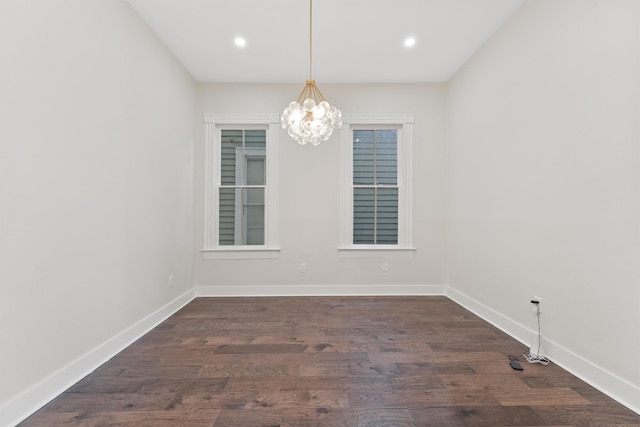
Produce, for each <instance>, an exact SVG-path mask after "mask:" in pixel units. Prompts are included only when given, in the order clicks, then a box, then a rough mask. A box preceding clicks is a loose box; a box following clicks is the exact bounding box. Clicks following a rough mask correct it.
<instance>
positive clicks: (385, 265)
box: [380, 262, 389, 273]
mask: <svg viewBox="0 0 640 427" xmlns="http://www.w3.org/2000/svg"><path fill="white" fill-rule="evenodd" d="M380 269H381V270H382V272H383V273H388V272H389V263H388V262H383V263H382V265H381V266H380Z"/></svg>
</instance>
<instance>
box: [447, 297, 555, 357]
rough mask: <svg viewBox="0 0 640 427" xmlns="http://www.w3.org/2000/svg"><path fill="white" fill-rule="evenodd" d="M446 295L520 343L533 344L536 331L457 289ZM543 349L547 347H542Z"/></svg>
mask: <svg viewBox="0 0 640 427" xmlns="http://www.w3.org/2000/svg"><path fill="white" fill-rule="evenodd" d="M446 295H447V296H448V297H449V299H451V300H453V301H455V302H456V303H458V304H459V305H461V306H463V307H464V308H466V309H467V310H469V311H470V312H472V313H473V314H475V315H477V316H479V317H481V318H482V319H484V320H486V321H487V322H489V323H491V324H492V325H493V326H495V327H496V328H498V329H500V330H501V331H502V332H504V333H506V334H507V335H509V336H511V337H512V338H514V339H516V340H518V341H520V342H521V343H522V344H524V345H526V346H527V347H529V345H530V344H531V334H532V333H535V332H536V331H533V330H531V329H529V328H527V327H526V326H523V325H521V324H520V323H518V322H515V321H513V320H511V319H510V318H508V317H506V316H503V315H502V314H500V313H498V312H497V311H495V310H494V309H492V308H490V307H488V306H486V305H484V304H482V303H481V302H479V301H476V300H475V299H473V298H471V297H469V296H467V295H465V294H463V293H462V292H459V291H458V290H456V289H453V288H451V287H447V291H446ZM542 348H546V347H545V346H544V345H542Z"/></svg>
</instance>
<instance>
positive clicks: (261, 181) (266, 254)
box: [203, 114, 278, 259]
mask: <svg viewBox="0 0 640 427" xmlns="http://www.w3.org/2000/svg"><path fill="white" fill-rule="evenodd" d="M277 124H278V117H277V115H275V114H271V115H261V116H246V117H245V116H220V115H212V114H206V115H205V128H206V141H205V224H204V238H203V242H204V244H203V254H204V258H207V259H234V258H274V257H277V255H278V245H277V225H278V219H277V179H278V176H277V171H278V167H277V164H276V163H277V135H278V131H277V128H276V126H277Z"/></svg>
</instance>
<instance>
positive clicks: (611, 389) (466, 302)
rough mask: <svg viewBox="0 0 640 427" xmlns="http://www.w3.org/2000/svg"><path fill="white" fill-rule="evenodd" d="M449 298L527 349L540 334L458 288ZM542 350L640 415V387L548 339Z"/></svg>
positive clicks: (569, 370) (575, 374)
mask: <svg viewBox="0 0 640 427" xmlns="http://www.w3.org/2000/svg"><path fill="white" fill-rule="evenodd" d="M446 295H447V296H448V297H449V298H450V299H451V300H453V301H455V302H456V303H458V304H460V305H461V306H463V307H464V308H466V309H467V310H469V311H471V312H472V313H474V314H476V315H477V316H479V317H481V318H482V319H484V320H486V321H487V322H489V323H491V324H492V325H493V326H495V327H496V328H498V329H500V330H502V331H503V332H505V333H506V334H508V335H509V336H511V337H512V338H514V339H516V340H518V341H520V342H521V343H522V344H524V345H526V346H527V347H529V346H530V345H531V336H532V335H535V334H537V331H533V330H531V329H528V328H526V327H525V326H523V325H521V324H520V323H518V322H516V321H514V320H512V319H510V318H508V317H506V316H503V315H502V314H500V313H498V312H497V311H495V310H493V309H491V308H490V307H487V306H486V305H484V304H482V303H481V302H479V301H476V300H475V299H473V298H471V297H469V296H467V295H465V294H463V293H462V292H459V291H457V290H456V289H453V288H451V287H447V290H446ZM541 347H542V350H543V351H544V356H545V357H546V358H548V359H549V360H551V361H552V362H553V363H555V364H556V365H558V366H560V367H561V368H562V369H564V370H566V371H568V372H569V373H571V374H572V375H574V376H576V377H578V378H580V379H581V380H582V381H584V382H586V383H587V384H589V385H591V386H592V387H594V388H596V389H598V390H599V391H601V392H602V393H604V394H606V395H607V396H609V397H611V398H612V399H614V400H616V401H618V402H619V403H621V404H622V405H624V406H626V407H627V408H629V409H631V410H632V411H634V412H635V413H637V414H640V387H638V386H635V385H633V384H631V383H629V382H628V381H626V380H624V379H623V378H620V377H618V376H616V375H615V374H613V373H611V372H609V371H607V370H606V369H604V368H602V367H600V366H598V365H596V364H595V363H593V362H591V361H589V360H586V359H584V358H583V357H581V356H579V355H577V354H575V353H573V352H571V351H570V350H568V349H566V348H564V347H562V346H561V345H559V344H558V343H556V342H554V341H552V340H549V339H548V338H546V337H545V336H543V337H542V345H541Z"/></svg>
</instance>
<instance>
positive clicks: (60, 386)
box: [0, 285, 640, 426]
mask: <svg viewBox="0 0 640 427" xmlns="http://www.w3.org/2000/svg"><path fill="white" fill-rule="evenodd" d="M394 295H395V296H400V295H424V296H440V295H444V296H447V297H448V298H449V299H451V300H453V301H454V302H456V303H458V304H460V305H461V306H463V307H465V308H466V309H468V310H469V311H471V312H472V313H474V314H476V315H477V316H479V317H481V318H482V319H484V320H486V321H487V322H489V323H491V324H492V325H494V326H495V327H497V328H498V329H500V330H502V331H503V332H505V333H507V334H508V335H510V336H511V337H513V338H514V339H516V340H518V341H520V342H521V343H522V344H524V345H525V346H529V345H530V344H531V343H530V339H531V334H533V333H537V331H532V330H530V329H528V328H526V327H525V326H523V325H521V324H519V323H518V322H515V321H514V320H512V319H510V318H508V317H506V316H504V315H502V314H500V313H499V312H497V311H495V310H493V309H492V308H490V307H488V306H486V305H484V304H482V303H480V302H478V301H476V300H474V299H473V298H471V297H469V296H467V295H465V294H463V293H461V292H459V291H457V290H455V289H453V288H450V287H447V286H446V285H300V286H293V285H291V286H285V285H266V286H263V285H255V286H199V287H197V288H195V289H192V290H190V291H188V292H186V293H184V294H183V295H181V296H179V297H178V298H176V299H175V300H173V301H171V302H170V303H168V304H167V305H165V306H164V307H162V308H160V309H158V310H156V311H155V312H153V313H152V314H150V315H149V316H147V317H145V318H144V319H141V320H140V321H139V322H137V323H135V324H134V325H132V326H131V327H129V328H127V329H125V330H124V331H122V332H121V333H119V334H118V335H116V336H114V337H113V338H111V339H110V340H108V341H107V342H105V343H104V344H101V345H100V346H98V347H96V348H95V349H93V350H91V351H90V352H88V353H87V354H85V355H84V356H82V357H80V358H78V359H77V360H75V361H73V362H71V363H69V364H68V365H67V366H65V367H64V368H62V369H60V370H59V371H57V372H55V373H53V374H52V375H50V376H49V377H47V378H45V379H44V380H42V381H40V382H39V383H37V384H35V385H34V386H32V387H30V388H29V389H28V390H26V391H24V392H22V393H21V394H19V395H18V396H16V397H15V398H13V399H11V400H9V401H8V402H6V403H4V404H3V405H2V406H0V425H3V426H4V425H6V426H12V425H15V424H17V423H19V422H20V421H22V420H24V419H25V418H27V417H28V416H29V415H31V414H33V413H34V412H35V411H37V410H38V409H39V408H40V407H42V406H43V405H45V404H46V403H48V402H49V401H51V400H52V399H53V398H55V397H56V396H58V395H59V394H60V393H62V392H63V391H64V390H66V389H68V388H69V387H70V386H72V385H73V384H75V383H76V382H77V381H79V380H80V379H82V378H83V377H85V376H86V375H87V374H89V373H91V372H93V371H94V370H95V369H96V368H97V367H99V366H101V365H102V364H103V363H105V362H106V361H108V360H109V359H110V358H112V357H113V356H115V355H116V354H117V353H119V352H120V351H122V350H123V349H124V348H126V347H127V346H129V345H130V344H131V343H133V342H134V341H136V340H137V339H138V338H140V337H141V336H143V335H144V334H146V333H147V332H148V331H150V330H151V329H153V328H154V327H155V326H157V325H158V324H160V323H161V322H163V321H164V320H165V319H167V318H168V317H170V316H171V315H172V314H174V313H175V312H177V311H178V310H179V309H181V308H182V307H184V306H185V305H186V304H188V303H189V302H190V301H191V300H193V299H194V298H195V297H232V296H239V297H249V296H258V297H268V296H394ZM542 348H543V349H544V351H545V356H546V357H548V358H549V359H550V360H551V361H552V362H553V363H555V364H557V365H558V366H560V367H561V368H563V369H565V370H566V371H568V372H570V373H571V374H573V375H575V376H576V377H578V378H580V379H581V380H583V381H585V382H586V383H588V384H590V385H591V386H593V387H595V388H596V389H598V390H600V391H601V392H603V393H604V394H606V395H608V396H609V397H611V398H613V399H615V400H616V401H618V402H620V403H621V404H623V405H625V406H626V407H628V408H629V409H631V410H632V411H634V412H636V413H638V414H640V406H639V405H640V403H639V402H640V388H639V387H637V386H635V385H634V384H631V383H629V382H628V381H626V380H624V379H622V378H619V377H617V376H616V375H614V374H612V373H611V372H609V371H607V370H606V369H603V368H601V367H599V366H597V365H596V364H594V363H592V362H590V361H588V360H586V359H584V358H582V357H581V356H579V355H577V354H575V353H573V352H571V351H569V350H567V349H566V348H564V347H562V346H561V345H559V344H557V343H555V342H553V341H551V340H549V339H547V338H546V337H543V343H542Z"/></svg>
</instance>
